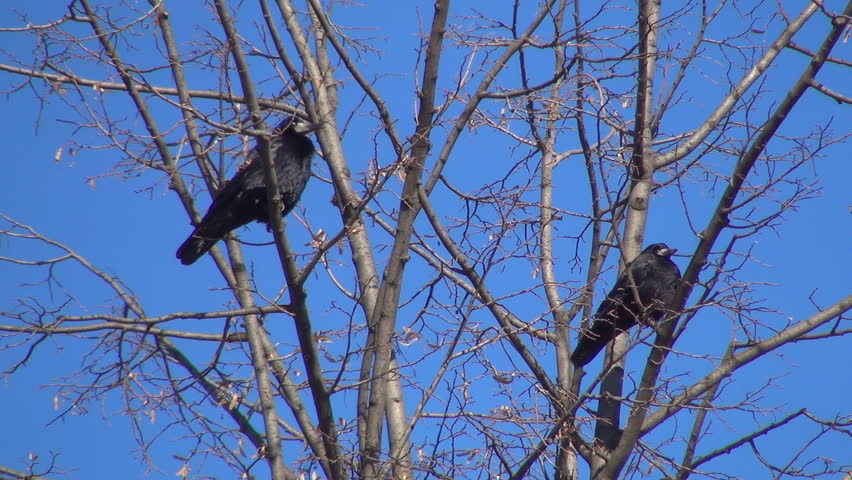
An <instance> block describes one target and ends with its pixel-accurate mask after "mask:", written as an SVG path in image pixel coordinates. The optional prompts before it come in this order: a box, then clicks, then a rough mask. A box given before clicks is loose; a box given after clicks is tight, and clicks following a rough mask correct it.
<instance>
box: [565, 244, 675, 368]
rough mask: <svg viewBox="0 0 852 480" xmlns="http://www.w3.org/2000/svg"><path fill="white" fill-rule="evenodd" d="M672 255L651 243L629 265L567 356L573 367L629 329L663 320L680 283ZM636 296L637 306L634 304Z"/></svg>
mask: <svg viewBox="0 0 852 480" xmlns="http://www.w3.org/2000/svg"><path fill="white" fill-rule="evenodd" d="M674 252H675V249H673V248H669V247H668V245H666V244H665V243H655V244H653V245H650V246H649V247H647V248H646V249H645V250H644V251H642V253H641V254H639V256H638V257H636V258H635V259H634V260H633V261H632V262H630V265H628V267H627V269H626V270H625V272H624V273H622V274H621V276H620V277H619V278H618V280H616V282H615V286H614V287H613V288H612V290H611V291H610V292H609V295H607V296H606V298H605V299H604V300H603V301H602V302H601V304H600V306H599V307H598V311H597V313H595V317H594V322H593V323H592V327H591V328H584V329H583V331H582V332H581V333H580V339H579V340H578V343H577V348H575V349H574V353H573V354H571V361H572V362H573V363H574V365H577V366H579V367H582V366H583V365H586V364H587V363H589V362H591V361H592V359H593V358H595V356H597V354H598V353H599V352H600V351H601V350H602V349H603V348H604V346H605V345H606V344H607V343H608V342H609V341H610V340H612V339H613V338H615V336H616V335H618V334H619V333H621V332H624V331H627V330H628V329H629V328H630V327H632V326H633V325H636V324H637V323H648V322H649V320H650V321H653V322H656V321H659V320H660V319H661V318H662V317H663V315H664V314H665V313H666V311H667V309H669V308H670V304H671V302H672V301H673V300H674V296H675V294H676V293H677V287H678V282H679V281H680V269H679V268H677V265H675V263H674V262H672V260H671V256H672V254H673V253H674ZM628 272H629V275H628ZM631 277H632V282H631V280H630V278H631ZM633 286H635V289H634V288H633ZM637 296H638V297H639V302H640V303H641V305H638V304H637V303H636V297H637Z"/></svg>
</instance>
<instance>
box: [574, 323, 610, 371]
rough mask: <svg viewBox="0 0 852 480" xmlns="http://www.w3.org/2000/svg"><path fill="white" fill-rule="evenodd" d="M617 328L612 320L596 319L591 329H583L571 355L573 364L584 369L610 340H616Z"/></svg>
mask: <svg viewBox="0 0 852 480" xmlns="http://www.w3.org/2000/svg"><path fill="white" fill-rule="evenodd" d="M615 335H616V332H615V326H614V325H613V324H612V321H610V320H603V319H600V318H599V319H596V320H595V322H594V323H593V324H592V327H591V328H589V329H585V328H584V329H583V331H582V332H581V333H580V340H579V341H578V343H577V348H575V349H574V353H572V354H571V362H572V363H573V364H574V365H577V366H578V367H582V366H584V365H586V364H587V363H589V362H591V361H592V360H593V359H594V358H595V357H596V356H598V354H599V353H600V352H601V350H603V348H604V347H605V346H606V344H607V343H609V341H610V340H612V339H613V338H615Z"/></svg>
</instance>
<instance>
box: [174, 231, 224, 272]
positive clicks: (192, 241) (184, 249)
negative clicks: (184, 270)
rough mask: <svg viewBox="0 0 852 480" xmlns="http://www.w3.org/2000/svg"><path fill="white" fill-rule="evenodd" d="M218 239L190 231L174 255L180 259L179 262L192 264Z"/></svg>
mask: <svg viewBox="0 0 852 480" xmlns="http://www.w3.org/2000/svg"><path fill="white" fill-rule="evenodd" d="M218 241H219V239H218V238H209V237H201V236H198V234H197V233H196V232H192V235H190V236H189V238H187V239H186V241H185V242H183V244H182V245H181V246H180V247H178V249H177V254H176V255H175V256H176V257H177V258H179V259H180V263H182V264H184V265H192V264H193V263H195V261H196V260H198V259H199V258H201V256H202V255H204V254H205V253H207V251H208V250H210V249H211V248H213V245H216V242H218Z"/></svg>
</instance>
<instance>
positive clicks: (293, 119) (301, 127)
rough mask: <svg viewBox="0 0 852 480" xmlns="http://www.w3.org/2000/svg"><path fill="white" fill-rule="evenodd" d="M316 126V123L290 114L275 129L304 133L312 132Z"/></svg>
mask: <svg viewBox="0 0 852 480" xmlns="http://www.w3.org/2000/svg"><path fill="white" fill-rule="evenodd" d="M315 128H316V127H315V126H314V125H312V124H311V123H310V122H308V121H307V120H304V119H303V118H301V117H297V116H288V117H285V118H284V121H282V122H281V123H280V124H279V125H278V128H276V129H275V130H276V133H284V132H295V133H302V134H304V133H309V132H312V131H313V130H314V129H315Z"/></svg>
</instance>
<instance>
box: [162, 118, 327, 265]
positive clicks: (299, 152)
mask: <svg viewBox="0 0 852 480" xmlns="http://www.w3.org/2000/svg"><path fill="white" fill-rule="evenodd" d="M311 130H313V126H312V125H310V124H309V123H307V122H305V121H304V120H301V119H299V118H298V117H288V118H286V119H285V120H284V121H283V122H281V124H280V125H279V126H278V128H276V129H275V135H274V136H273V137H272V138H271V139H270V140H269V150H270V153H271V155H272V161H273V164H274V165H275V174H276V177H277V179H278V189H279V191H280V192H281V201H282V203H283V204H284V209H283V211H282V212H281V215H282V216H284V215H287V214H288V213H290V211H292V210H293V208H294V207H295V206H296V204H297V203H298V202H299V198H300V197H301V196H302V192H303V191H304V190H305V185H306V184H307V183H308V179H309V178H310V176H311V159H312V158H313V155H314V151H315V150H314V144H313V142H311V139H309V138H308V137H307V135H305V134H306V133H308V132H310V131H311ZM252 221H258V222H264V223H269V210H268V208H267V201H266V184H265V180H264V175H263V162H262V161H261V158H260V149H259V148H258V146H257V145H255V147H254V148H253V149H252V150H251V151H250V152H249V153H248V155H247V158H246V162H245V163H244V164H243V165H242V166H241V167H240V168H239V170H238V171H237V173H236V175H234V177H233V178H232V179H231V180H230V181H229V182H228V183H226V184H225V185H224V186H223V187H222V188H221V189H220V190H219V193H218V194H217V195H216V197H215V198H214V199H213V203H212V204H211V205H210V208H209V209H208V210H207V213H206V214H205V215H204V218H202V219H201V222H200V223H199V224H198V226H196V227H195V231H193V232H192V234H191V235H190V236H189V238H187V239H186V241H185V242H183V245H181V246H180V248H178V250H177V255H176V256H177V258H179V259H180V261H181V263H183V264H184V265H190V264H192V263H194V262H195V261H196V260H198V259H199V258H201V256H202V255H204V254H205V253H206V252H207V251H208V250H210V249H211V248H213V245H215V244H216V242H218V241H219V240H221V239H222V238H223V237H224V236H225V235H227V234H228V232H230V231H231V230H234V229H235V228H239V227H241V226H243V225H245V224H247V223H249V222H252Z"/></svg>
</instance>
